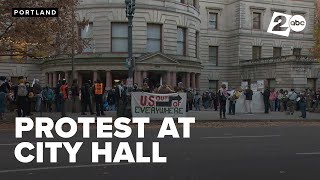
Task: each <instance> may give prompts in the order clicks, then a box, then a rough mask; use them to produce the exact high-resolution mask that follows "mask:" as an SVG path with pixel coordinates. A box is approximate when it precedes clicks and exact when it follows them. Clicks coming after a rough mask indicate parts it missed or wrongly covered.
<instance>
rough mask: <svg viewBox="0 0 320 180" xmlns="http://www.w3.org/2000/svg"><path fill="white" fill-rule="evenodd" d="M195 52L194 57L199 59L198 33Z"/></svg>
mask: <svg viewBox="0 0 320 180" xmlns="http://www.w3.org/2000/svg"><path fill="white" fill-rule="evenodd" d="M195 50H196V53H195V56H196V58H198V57H199V32H198V31H197V32H196V48H195Z"/></svg>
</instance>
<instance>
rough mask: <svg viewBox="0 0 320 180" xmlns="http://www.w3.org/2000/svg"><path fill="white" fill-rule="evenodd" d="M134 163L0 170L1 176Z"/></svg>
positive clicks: (120, 164)
mask: <svg viewBox="0 0 320 180" xmlns="http://www.w3.org/2000/svg"><path fill="white" fill-rule="evenodd" d="M129 164H132V163H116V164H89V165H78V166H54V167H40V168H26V169H10V170H0V174H4V173H16V172H28V171H42V170H56V169H71V168H92V167H106V166H122V165H129Z"/></svg>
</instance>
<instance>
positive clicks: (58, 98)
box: [54, 80, 61, 112]
mask: <svg viewBox="0 0 320 180" xmlns="http://www.w3.org/2000/svg"><path fill="white" fill-rule="evenodd" d="M60 87H61V81H60V80H59V81H58V83H57V85H56V88H55V90H54V95H55V96H54V99H55V105H56V112H61V95H60Z"/></svg>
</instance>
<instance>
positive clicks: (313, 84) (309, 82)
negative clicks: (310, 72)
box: [307, 78, 317, 90]
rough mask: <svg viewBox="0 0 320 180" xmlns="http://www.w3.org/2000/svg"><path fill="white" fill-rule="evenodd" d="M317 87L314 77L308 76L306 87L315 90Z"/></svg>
mask: <svg viewBox="0 0 320 180" xmlns="http://www.w3.org/2000/svg"><path fill="white" fill-rule="evenodd" d="M316 87H317V79H316V78H308V79H307V88H310V89H312V90H316Z"/></svg>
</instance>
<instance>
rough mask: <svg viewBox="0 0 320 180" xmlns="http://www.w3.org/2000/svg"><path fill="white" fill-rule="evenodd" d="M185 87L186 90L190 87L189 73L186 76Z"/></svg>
mask: <svg viewBox="0 0 320 180" xmlns="http://www.w3.org/2000/svg"><path fill="white" fill-rule="evenodd" d="M185 87H186V88H189V87H190V73H187V74H186V85H185Z"/></svg>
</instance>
